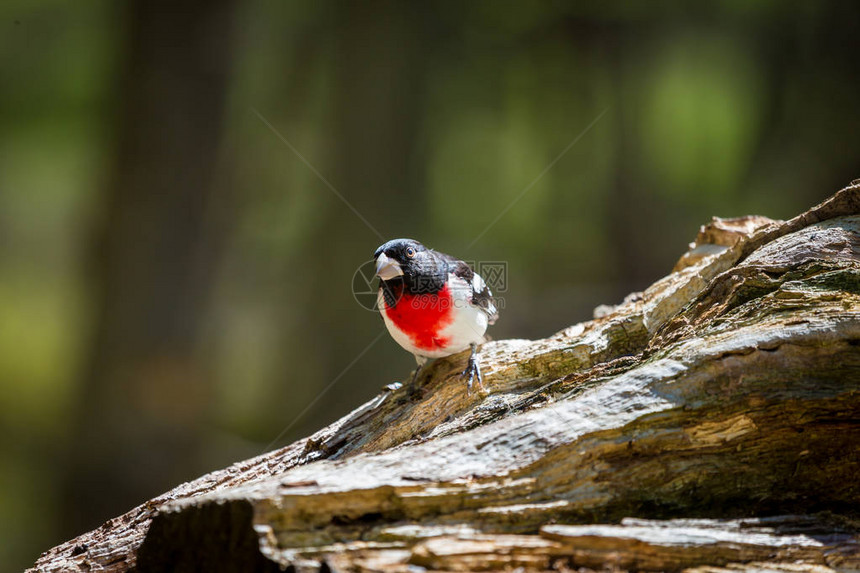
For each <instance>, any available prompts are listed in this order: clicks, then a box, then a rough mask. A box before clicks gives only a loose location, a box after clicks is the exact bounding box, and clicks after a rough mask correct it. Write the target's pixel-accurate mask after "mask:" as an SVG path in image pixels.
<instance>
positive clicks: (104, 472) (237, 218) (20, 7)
mask: <svg viewBox="0 0 860 573" xmlns="http://www.w3.org/2000/svg"><path fill="white" fill-rule="evenodd" d="M0 27H2V33H0V429H2V433H0V540H2V543H0V564H2V565H0V568H3V569H4V570H9V571H14V570H19V569H20V568H22V567H25V566H27V565H28V564H31V563H32V562H33V560H34V559H35V558H36V556H37V555H38V553H39V552H40V551H42V550H44V549H47V548H48V547H50V546H52V545H54V544H56V543H58V542H60V541H62V540H63V539H65V538H68V537H71V536H72V535H75V534H78V533H81V532H83V531H85V530H87V529H91V528H93V527H97V526H98V525H100V524H101V523H102V522H103V521H105V520H106V519H108V518H110V517H112V516H114V515H117V514H119V513H122V512H124V511H125V510H127V509H129V508H130V507H132V506H134V505H136V504H138V503H141V502H143V501H145V500H146V499H148V498H150V497H152V496H153V495H155V494H158V493H160V492H162V491H164V490H166V489H168V488H170V487H171V486H174V485H176V484H178V483H180V482H182V481H185V480H188V479H190V478H193V477H196V476H198V475H200V474H202V473H203V472H206V471H208V470H211V469H215V468H219V467H222V466H225V465H227V464H229V463H231V462H233V461H237V460H240V459H243V458H247V457H250V456H253V455H256V454H259V453H261V452H263V451H264V450H266V449H267V448H268V449H271V448H273V447H277V446H281V445H285V444H287V443H289V442H291V441H293V440H295V439H297V438H299V437H301V436H303V435H306V434H308V433H310V432H311V431H313V430H315V429H317V428H319V427H321V426H323V425H324V424H326V423H328V422H330V421H331V420H333V419H335V418H337V417H339V416H341V415H343V414H345V413H346V412H348V411H349V410H351V409H352V408H354V407H356V406H358V405H359V404H361V403H362V402H364V401H366V400H367V399H369V398H370V397H372V396H373V395H374V394H375V393H376V391H377V390H378V389H379V388H380V387H381V386H383V385H385V384H387V383H389V382H391V381H393V380H399V379H402V378H403V377H405V376H407V375H408V373H409V371H410V370H411V369H412V368H413V366H414V361H413V359H412V357H411V356H409V355H408V354H407V353H405V352H404V351H403V350H402V349H400V348H399V347H398V346H397V345H396V344H395V343H394V342H393V341H392V340H390V339H389V338H388V337H387V335H386V336H383V337H378V334H379V333H380V332H381V330H382V329H383V326H382V321H381V320H380V318H379V317H378V316H375V315H374V314H373V313H371V312H368V311H367V310H366V309H364V308H362V306H360V305H359V304H357V303H356V301H355V300H354V298H353V294H352V292H351V285H352V279H353V275H354V273H355V271H356V269H357V268H358V267H359V266H360V265H361V264H362V263H364V262H365V261H367V260H368V259H369V258H370V257H371V255H372V253H373V251H374V249H375V247H376V246H377V245H379V244H381V243H382V242H383V239H388V238H394V237H400V236H410V237H415V238H417V239H419V240H421V241H422V242H424V243H425V244H427V245H429V246H432V247H435V248H438V249H440V250H443V251H446V252H450V253H453V254H456V255H458V256H460V257H462V258H465V259H469V260H476V261H505V262H507V265H508V285H507V289H506V291H505V292H504V293H499V294H500V296H501V297H503V298H504V303H503V304H504V310H503V312H502V316H501V319H500V320H499V322H498V324H497V325H496V326H495V327H494V328H493V329H491V332H490V333H491V334H492V336H493V337H494V338H497V339H498V338H511V337H517V338H536V337H544V336H547V335H549V334H551V333H553V332H555V331H557V330H559V329H561V328H563V327H566V326H568V325H570V324H573V323H575V322H578V321H581V320H585V319H588V318H590V316H591V310H592V308H593V307H594V306H596V305H598V304H600V303H612V302H617V301H619V300H620V299H621V298H622V297H623V296H624V295H625V294H627V293H628V292H630V291H633V290H636V289H641V288H643V287H645V286H647V285H648V284H650V283H651V282H652V281H653V280H655V279H657V278H659V277H661V276H663V275H665V274H666V273H667V272H668V271H669V270H670V269H671V267H672V265H673V264H674V262H675V260H676V259H677V257H678V256H679V255H680V254H681V252H682V251H683V249H684V248H685V246H686V244H687V242H689V241H690V240H692V239H693V237H694V236H695V233H696V231H697V229H698V226H699V225H700V224H702V223H704V222H706V221H708V220H709V218H710V217H711V216H712V215H720V216H737V215H743V214H747V213H758V214H763V215H767V216H770V217H774V218H781V217H790V216H792V215H794V214H796V213H798V212H800V211H802V210H804V209H806V208H807V207H809V206H811V205H813V204H814V203H816V202H818V201H819V200H821V199H823V198H824V197H826V196H828V195H830V194H832V193H833V192H834V191H836V190H837V189H839V188H840V187H842V186H843V185H844V184H846V183H848V182H849V181H850V180H852V179H854V178H856V177H860V154H858V151H860V143H858V141H857V134H858V133H860V112H858V102H860V58H858V54H860V34H858V32H857V30H858V29H860V4H857V3H852V2H776V1H759V2H747V1H736V0H731V1H724V2H698V3H681V2H639V3H636V2H616V3H608V2H599V1H594V2H570V3H564V2H550V1H548V0H544V1H538V2H530V3H522V4H501V3H496V2H489V1H485V2H473V3H466V4H461V3H456V2H430V3H413V4H406V3H393V2H392V3H378V2H368V3H346V2H343V3H341V2H333V1H313V2H312V1H304V0H300V1H295V2H279V1H273V0H248V1H246V2H242V3H239V2H238V1H235V0H215V1H212V2H191V1H179V2H170V1H167V0H155V1H143V0H138V1H130V2H108V1H105V0H93V1H90V2H60V1H58V0H28V1H24V0H10V1H7V2H4V3H2V4H0ZM565 150H567V151H565ZM556 160H557V161H556ZM554 161H555V163H553V162H554ZM550 165H552V167H551V168H549V169H547V168H548V167H549V166H550ZM339 195H340V196H342V198H343V199H346V201H348V203H349V204H350V205H351V206H352V208H350V207H349V206H348V205H346V204H345V202H344V201H342V200H341V197H339ZM353 209H354V210H355V211H356V212H358V213H359V214H360V215H361V217H363V218H364V219H366V221H367V223H369V224H365V222H364V221H362V219H361V217H359V216H357V215H356V213H355V212H353ZM377 232H378V233H379V235H381V237H380V236H379V235H378V234H377ZM476 239H477V240H476ZM321 393H322V394H321Z"/></svg>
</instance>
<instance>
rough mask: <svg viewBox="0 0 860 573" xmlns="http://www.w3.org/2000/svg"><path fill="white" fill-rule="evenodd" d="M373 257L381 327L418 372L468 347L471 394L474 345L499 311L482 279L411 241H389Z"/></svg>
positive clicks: (478, 374) (460, 263)
mask: <svg viewBox="0 0 860 573" xmlns="http://www.w3.org/2000/svg"><path fill="white" fill-rule="evenodd" d="M373 258H374V259H376V275H377V276H378V277H379V278H380V283H379V295H378V298H377V301H378V305H379V310H380V312H381V313H382V318H383V320H384V321H385V326H386V327H387V328H388V332H389V333H391V336H392V338H394V340H395V341H396V342H397V343H398V344H399V345H400V346H402V347H403V348H405V349H406V350H408V351H409V352H411V353H412V354H414V355H415V360H416V361H417V362H418V366H419V370H420V367H421V366H423V365H424V364H426V362H427V360H428V359H430V358H442V357H443V356H451V355H452V354H457V353H458V352H462V351H463V350H466V349H467V348H470V347H471V349H472V354H471V356H470V357H469V365H468V367H467V368H466V370H465V371H464V372H463V376H468V377H469V378H468V388H469V390H471V389H472V381H473V380H474V379H476V378H477V380H478V384H480V385H481V386H482V387H483V376H482V375H481V368H480V366H479V364H478V356H477V352H478V345H479V344H482V343H483V342H485V340H486V339H485V337H484V332H486V330H487V326H488V325H490V324H493V323H494V322H496V318H498V316H499V313H498V311H497V310H496V306H495V304H494V301H493V293H491V292H490V289H489V287H487V285H486V284H485V283H484V280H483V279H482V278H481V277H480V275H478V273H476V272H475V271H474V270H472V268H471V267H469V265H467V264H466V263H464V262H463V261H461V260H459V259H455V258H454V257H452V256H450V255H446V254H444V253H440V252H438V251H434V250H433V249H428V248H427V247H425V246H424V245H422V244H421V243H419V242H418V241H414V240H412V239H394V240H393V241H388V242H387V243H385V244H384V245H382V246H381V247H379V248H378V249H376V252H375V253H374V254H373ZM417 375H418V371H417V370H416V372H415V376H416V377H417ZM413 379H414V378H413Z"/></svg>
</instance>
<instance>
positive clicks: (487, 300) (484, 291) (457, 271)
mask: <svg viewBox="0 0 860 573" xmlns="http://www.w3.org/2000/svg"><path fill="white" fill-rule="evenodd" d="M435 253H436V254H437V256H438V257H439V258H441V259H442V260H444V261H445V262H446V263H448V270H449V272H451V273H452V274H453V275H454V276H456V277H459V278H461V279H463V280H464V281H466V282H467V283H468V284H469V287H470V288H471V289H472V304H474V305H475V306H477V307H479V308H480V309H481V310H483V311H484V312H486V313H487V316H488V317H489V320H488V322H489V324H494V323H495V322H496V319H497V318H499V311H498V309H497V308H496V301H495V299H493V293H492V291H491V290H490V287H488V286H487V283H485V282H484V279H483V278H482V277H481V275H479V274H478V273H476V272H475V271H474V270H472V267H470V266H469V265H467V264H466V263H465V262H464V261H461V260H459V259H455V258H454V257H452V256H451V255H446V254H445V253H440V252H438V251H435Z"/></svg>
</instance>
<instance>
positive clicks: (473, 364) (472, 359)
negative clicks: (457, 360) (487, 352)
mask: <svg viewBox="0 0 860 573" xmlns="http://www.w3.org/2000/svg"><path fill="white" fill-rule="evenodd" d="M462 376H467V377H468V378H467V382H466V391H467V392H468V393H469V394H471V393H472V383H473V382H474V381H475V380H477V381H478V386H480V387H481V390H483V389H484V376H483V374H481V365H480V364H478V349H477V345H475V344H473V345H472V354H471V356H469V363H468V365H467V366H466V369H465V370H463V373H462Z"/></svg>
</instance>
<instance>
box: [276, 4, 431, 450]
mask: <svg viewBox="0 0 860 573" xmlns="http://www.w3.org/2000/svg"><path fill="white" fill-rule="evenodd" d="M422 11H423V8H422V7H421V6H419V5H409V4H403V3H395V2H367V3H346V4H343V5H341V6H339V7H338V10H337V12H336V13H335V14H334V22H333V25H332V30H331V33H332V35H333V38H334V42H333V46H334V56H333V59H334V62H333V86H332V94H333V99H332V104H331V107H330V118H331V124H330V125H331V130H330V134H329V136H328V145H327V146H326V149H328V150H331V153H330V154H329V155H328V156H322V157H316V158H313V157H309V161H310V162H311V163H312V164H315V167H317V168H319V169H320V170H321V171H322V172H323V173H324V175H325V177H326V178H327V179H328V180H329V181H330V183H331V184H332V185H333V186H334V187H335V189H336V190H337V192H338V193H340V194H341V195H342V196H343V197H344V198H345V199H346V200H347V201H349V203H350V204H351V205H352V206H353V207H354V208H355V210H356V211H357V212H358V213H360V214H361V216H362V217H364V218H365V219H366V220H367V222H368V223H370V226H372V227H374V228H375V229H376V231H378V232H379V233H380V235H381V236H378V235H377V234H376V232H374V230H373V229H371V228H370V226H368V225H366V224H365V223H364V222H363V221H362V220H361V218H360V217H359V216H357V215H356V213H354V212H353V211H352V210H351V209H350V208H349V207H348V206H347V205H345V204H344V202H343V201H342V200H341V199H340V198H338V197H337V196H336V195H335V194H334V193H333V192H332V191H331V190H330V189H328V188H327V187H326V185H324V184H323V183H322V182H321V181H313V182H312V184H313V185H314V186H315V188H316V192H318V193H320V194H322V195H323V201H321V203H322V204H323V205H324V210H325V212H324V215H323V216H322V217H321V220H320V223H319V225H318V226H317V227H316V229H315V230H314V231H313V233H314V234H313V236H312V237H310V238H309V239H308V245H309V247H308V248H309V250H311V251H312V253H313V256H312V257H309V259H310V261H311V267H310V268H309V269H307V275H308V276H309V277H313V278H314V279H315V280H305V281H303V284H301V285H299V286H298V288H297V289H296V290H290V289H285V293H287V295H288V296H290V297H292V298H293V300H291V301H290V302H289V303H288V304H285V305H284V308H285V309H286V310H287V311H288V312H290V313H293V314H295V313H301V314H302V319H301V320H300V321H298V323H299V324H301V332H299V333H296V335H295V336H294V337H292V338H291V344H290V346H291V348H289V349H285V351H284V357H283V359H282V362H281V369H282V372H283V374H282V378H283V380H285V381H288V380H295V373H296V369H297V368H303V367H306V366H304V365H303V364H301V365H298V366H297V360H300V361H301V362H302V363H306V362H313V366H315V368H312V372H313V376H312V377H311V378H310V379H311V380H315V381H317V383H319V384H320V387H318V388H315V389H314V390H313V391H312V392H309V395H310V398H308V399H307V401H310V400H311V399H312V398H313V397H314V396H317V395H318V394H319V392H320V391H321V390H323V388H324V387H325V386H326V385H328V384H329V383H330V382H331V381H332V380H334V379H335V378H336V377H337V376H338V373H339V372H341V371H342V370H343V368H344V367H345V366H346V365H347V364H348V363H349V361H350V360H351V359H352V358H354V357H356V356H358V355H359V354H360V353H361V351H362V349H364V348H365V347H366V346H367V345H368V344H369V343H370V342H371V341H372V340H373V339H374V337H375V336H376V335H377V334H378V333H379V332H380V331H381V330H382V329H383V325H382V321H381V320H380V318H379V316H378V315H376V314H372V313H370V312H365V311H362V310H361V309H360V307H359V306H358V305H357V304H356V302H355V301H354V300H353V297H352V295H351V293H350V291H349V286H350V283H351V281H352V278H353V273H354V272H355V270H356V268H357V267H358V266H359V265H360V264H361V263H362V262H365V261H367V260H369V259H370V258H371V256H372V254H373V251H374V249H375V248H376V246H378V245H380V244H382V242H384V241H385V240H388V239H390V238H393V237H395V236H401V235H406V234H414V235H418V236H420V231H421V229H420V226H421V225H422V224H423V217H422V209H421V208H420V205H419V203H420V201H421V199H420V198H422V197H423V194H424V190H423V183H422V182H423V177H422V174H421V173H420V171H419V170H418V166H419V165H421V164H422V163H423V161H422V160H419V161H417V162H416V161H414V157H415V154H416V150H417V148H418V146H419V145H420V143H419V142H420V139H421V126H420V120H421V118H422V108H423V103H424V99H423V92H424V89H425V80H426V72H427V70H426V59H427V54H426V53H425V50H426V43H425V42H424V39H425V37H426V30H425V29H426V27H427V26H430V25H431V24H430V23H428V21H427V17H426V16H425V15H424V14H422ZM284 152H285V154H289V153H290V152H289V151H287V150H285V151H284ZM287 159H290V160H292V158H289V157H288V158H287ZM293 161H295V160H293ZM295 166H296V167H295V168H296V169H306V167H305V166H304V165H302V164H300V163H299V162H298V161H295ZM416 198H418V199H417V200H416ZM297 290H298V294H296V293H297ZM295 297H298V300H301V301H305V304H296V302H295ZM321 301H325V304H321ZM355 312H358V313H364V314H366V315H367V316H366V320H365V321H364V322H363V323H362V327H361V330H358V329H344V328H340V327H338V325H339V324H340V323H341V322H342V320H343V316H344V314H351V313H355ZM288 319H289V317H285V320H288ZM294 322H295V320H294ZM381 348H384V346H383V345H381V344H380V345H379V346H378V347H376V348H374V349H372V350H371V351H370V352H369V354H368V355H367V356H365V357H364V359H362V360H360V361H358V362H357V363H356V364H355V365H354V366H353V367H352V368H351V369H350V372H351V374H350V377H351V378H352V379H353V380H362V379H364V380H367V381H368V387H367V388H366V389H365V390H364V392H360V393H363V394H364V395H370V394H371V393H372V392H374V391H375V390H376V381H375V380H374V373H375V367H374V366H373V360H372V356H373V352H374V351H376V350H380V349H381ZM404 362H405V364H406V368H408V367H409V366H408V365H409V364H410V363H411V358H409V359H406V358H404ZM371 381H372V382H371ZM284 388H285V390H286V389H288V388H289V394H287V395H286V396H285V401H288V400H295V396H296V395H297V390H296V389H295V388H292V387H290V386H289V385H288V383H287V384H285V386H284ZM336 394H337V393H336V392H333V393H332V395H331V400H329V401H328V405H329V410H328V411H326V412H322V413H321V414H320V413H319V411H318V410H317V411H314V410H312V411H311V413H310V415H307V416H304V417H303V418H302V423H298V424H296V425H295V427H294V428H293V429H292V433H291V434H290V435H289V436H290V437H293V438H295V437H296V436H298V435H303V434H306V433H307V432H309V431H312V430H313V429H314V428H315V427H316V426H317V425H318V423H319V419H318V416H319V415H322V416H323V417H325V418H328V419H334V418H335V417H336V411H337V410H340V412H337V413H343V412H346V411H348V408H349V406H350V400H351V399H352V398H353V397H354V394H347V395H344V396H343V398H342V399H337V398H335V397H334V396H336ZM293 406H294V411H295V412H299V411H301V410H302V409H303V407H304V406H305V402H304V401H302V403H297V404H293ZM332 410H335V411H334V412H333V411H332ZM315 414H316V417H315ZM290 417H291V416H287V415H285V419H290ZM286 438H287V437H285V438H284V441H286ZM278 443H281V442H278Z"/></svg>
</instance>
